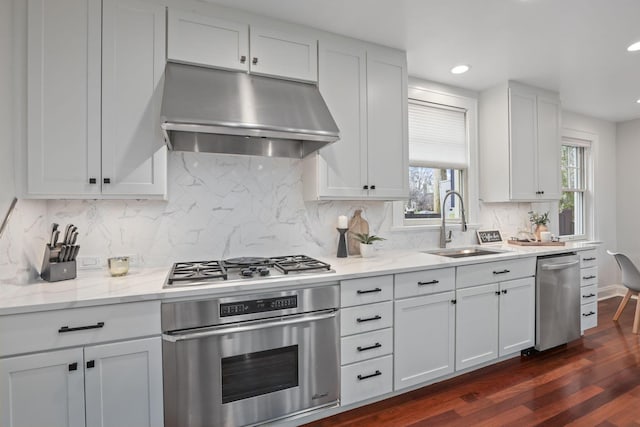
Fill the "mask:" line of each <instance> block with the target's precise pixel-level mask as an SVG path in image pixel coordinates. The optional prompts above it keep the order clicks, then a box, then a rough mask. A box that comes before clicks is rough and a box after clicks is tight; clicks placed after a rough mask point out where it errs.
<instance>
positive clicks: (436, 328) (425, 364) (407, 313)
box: [394, 288, 455, 390]
mask: <svg viewBox="0 0 640 427" xmlns="http://www.w3.org/2000/svg"><path fill="white" fill-rule="evenodd" d="M396 289H397V288H396ZM454 298H455V293H454V292H453V291H451V292H443V293H439V294H435V295H427V296H421V297H415V298H408V299H404V300H399V301H396V302H395V318H394V326H395V340H394V344H395V346H394V372H395V374H394V378H395V380H394V389H395V390H398V389H401V388H404V387H409V386H412V385H416V384H420V383H424V382H427V381H430V380H433V379H435V378H438V377H440V376H443V375H447V374H450V373H452V372H453V370H454V341H455V340H454V336H455V335H454V334H455V305H454V303H453V300H454Z"/></svg>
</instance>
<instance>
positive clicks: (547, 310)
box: [536, 252, 580, 351]
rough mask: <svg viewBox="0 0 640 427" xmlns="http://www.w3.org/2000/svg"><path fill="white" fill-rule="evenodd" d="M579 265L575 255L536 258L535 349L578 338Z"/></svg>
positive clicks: (547, 347) (542, 348) (543, 348)
mask: <svg viewBox="0 0 640 427" xmlns="http://www.w3.org/2000/svg"><path fill="white" fill-rule="evenodd" d="M579 263H580V259H579V258H578V255H576V254H575V252H571V253H565V254H561V255H549V256H543V257H538V264H537V268H536V350H540V351H542V350H546V349H549V348H552V347H556V346H558V345H561V344H565V343H568V342H569V341H573V340H575V339H578V338H580V265H579Z"/></svg>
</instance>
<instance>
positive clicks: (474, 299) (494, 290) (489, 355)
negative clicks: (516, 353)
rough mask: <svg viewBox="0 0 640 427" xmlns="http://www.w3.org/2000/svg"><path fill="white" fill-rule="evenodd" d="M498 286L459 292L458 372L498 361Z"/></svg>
mask: <svg viewBox="0 0 640 427" xmlns="http://www.w3.org/2000/svg"><path fill="white" fill-rule="evenodd" d="M499 294H500V292H499V286H498V284H497V283H493V284H489V285H483V286H474V287H471V288H466V289H458V290H457V291H456V302H457V303H456V305H457V307H456V370H457V371H459V370H461V369H466V368H470V367H472V366H475V365H478V364H480V363H484V362H487V361H489V360H492V359H495V358H497V357H498V309H499Z"/></svg>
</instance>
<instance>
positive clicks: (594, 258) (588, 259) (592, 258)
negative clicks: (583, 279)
mask: <svg viewBox="0 0 640 427" xmlns="http://www.w3.org/2000/svg"><path fill="white" fill-rule="evenodd" d="M582 260H583V261H595V260H596V257H591V258H582Z"/></svg>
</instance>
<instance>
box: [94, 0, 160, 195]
mask: <svg viewBox="0 0 640 427" xmlns="http://www.w3.org/2000/svg"><path fill="white" fill-rule="evenodd" d="M102 34H103V41H102V49H103V52H102V61H103V64H102V70H103V71H102V177H103V181H102V192H103V193H104V194H118V195H152V196H153V195H156V196H164V195H165V194H166V186H167V176H166V174H167V158H166V156H167V154H166V147H165V144H164V142H163V139H162V135H161V133H160V103H161V100H162V84H161V77H162V75H163V73H164V65H165V9H164V6H162V5H159V4H153V3H147V2H144V1H137V0H105V1H104V5H103V33H102Z"/></svg>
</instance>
